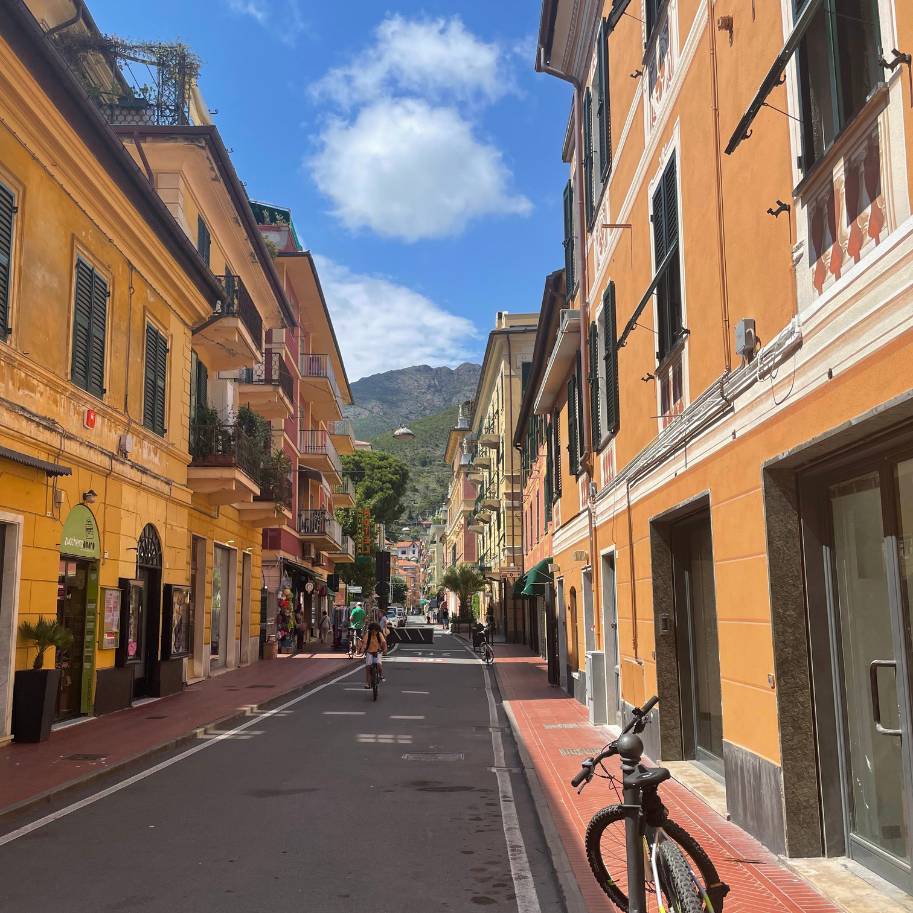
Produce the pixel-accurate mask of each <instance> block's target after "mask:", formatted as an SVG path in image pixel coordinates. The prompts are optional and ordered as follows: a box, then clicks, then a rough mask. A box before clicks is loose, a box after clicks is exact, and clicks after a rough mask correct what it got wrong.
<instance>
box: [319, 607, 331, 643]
mask: <svg viewBox="0 0 913 913" xmlns="http://www.w3.org/2000/svg"><path fill="white" fill-rule="evenodd" d="M329 637H330V616H329V615H328V614H327V610H326V609H324V610H323V615H321V617H320V642H321V643H322V644H325V643H327V642H328V640H329Z"/></svg>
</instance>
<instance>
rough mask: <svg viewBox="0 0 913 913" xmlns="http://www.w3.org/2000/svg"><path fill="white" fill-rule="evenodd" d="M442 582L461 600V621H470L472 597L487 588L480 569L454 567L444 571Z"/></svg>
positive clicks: (461, 565)
mask: <svg viewBox="0 0 913 913" xmlns="http://www.w3.org/2000/svg"><path fill="white" fill-rule="evenodd" d="M441 582H442V583H443V585H444V586H445V587H446V588H447V589H448V590H450V592H451V593H456V595H457V598H458V599H459V600H460V620H461V621H469V619H470V618H471V617H472V615H471V612H470V611H469V605H470V603H471V602H472V597H473V596H474V595H475V594H476V593H478V592H479V591H480V590H481V589H482V588H483V587H484V586H485V578H484V577H483V576H482V574H481V573H479V569H478V568H477V567H476V566H475V565H474V564H460V565H452V566H451V567H449V568H447V570H446V571H444V577H443V580H442V581H441Z"/></svg>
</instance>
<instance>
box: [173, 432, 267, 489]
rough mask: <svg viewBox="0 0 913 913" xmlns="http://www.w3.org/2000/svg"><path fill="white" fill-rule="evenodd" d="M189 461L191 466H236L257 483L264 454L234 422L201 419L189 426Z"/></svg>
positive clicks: (256, 442) (260, 446) (256, 441)
mask: <svg viewBox="0 0 913 913" xmlns="http://www.w3.org/2000/svg"><path fill="white" fill-rule="evenodd" d="M190 457H191V464H192V465H194V466H236V467H237V468H238V469H241V470H243V471H244V472H246V473H247V475H249V476H250V477H251V478H252V479H253V480H254V481H259V477H260V467H261V465H262V462H263V458H264V452H263V447H262V444H261V442H260V441H258V440H256V439H255V438H254V437H252V436H251V435H250V434H248V433H247V432H246V431H245V430H244V429H243V428H242V427H241V426H240V425H238V423H237V422H211V421H208V420H205V419H202V420H197V421H194V422H191V424H190Z"/></svg>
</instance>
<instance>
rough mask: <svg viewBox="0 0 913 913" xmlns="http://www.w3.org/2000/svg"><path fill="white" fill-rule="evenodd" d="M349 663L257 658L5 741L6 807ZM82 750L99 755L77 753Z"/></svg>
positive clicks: (1, 778)
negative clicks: (172, 690) (162, 693)
mask: <svg viewBox="0 0 913 913" xmlns="http://www.w3.org/2000/svg"><path fill="white" fill-rule="evenodd" d="M348 668H352V661H351V660H349V659H347V658H345V656H342V657H341V656H340V654H339V653H312V654H300V655H298V656H294V657H286V656H283V657H279V658H278V659H275V660H271V661H265V662H256V663H253V664H252V665H250V666H246V667H244V668H243V669H237V670H234V671H231V672H226V673H224V674H222V675H219V676H217V677H215V678H210V679H207V680H205V681H202V682H198V683H197V684H195V685H190V686H189V687H188V688H185V689H184V691H182V692H181V693H180V694H174V695H171V696H170V697H165V698H162V699H161V700H157V701H149V702H146V703H143V704H140V705H139V706H137V707H131V708H130V709H129V710H120V711H118V712H117V713H110V714H107V715H105V716H102V717H98V718H97V719H93V720H87V721H86V722H84V723H79V724H76V725H72V726H67V727H65V728H64V729H59V730H57V731H56V732H52V733H51V737H50V739H49V740H48V741H47V742H40V743H38V744H25V743H23V744H18V745H17V744H16V743H15V742H13V743H11V744H8V745H5V746H4V747H3V748H0V815H3V814H5V813H6V812H9V811H11V810H12V809H13V808H15V807H17V806H21V805H24V804H28V803H29V802H31V801H34V800H37V799H40V798H41V797H44V796H49V795H52V794H53V793H55V792H57V791H59V790H61V789H65V788H67V787H69V786H72V785H75V784H77V783H79V782H81V781H84V780H86V779H90V778H92V777H93V776H100V775H103V774H105V773H108V772H110V771H111V770H112V768H116V767H119V766H121V765H123V764H126V763H129V762H130V761H133V760H136V759H137V758H140V757H142V756H143V755H146V754H149V753H151V752H154V751H156V750H158V749H162V748H167V747H169V746H171V745H174V744H175V743H177V742H180V741H181V740H183V739H185V738H187V737H189V736H191V735H192V734H193V733H194V732H196V730H198V729H200V728H203V727H207V726H212V725H215V724H217V723H220V722H223V721H226V720H228V719H231V718H232V717H236V716H238V715H240V714H243V713H245V712H247V711H249V710H250V709H252V708H254V707H256V706H257V705H258V704H264V703H266V702H267V701H272V700H273V699H275V698H278V697H281V696H282V695H284V694H289V693H291V692H295V691H300V690H302V689H303V688H305V687H306V686H307V685H309V684H312V683H314V682H317V681H319V680H320V679H323V678H327V677H330V676H332V675H333V674H334V673H338V672H340V671H342V670H344V669H348ZM79 755H97V756H100V757H99V758H98V759H89V760H79V759H78V757H76V756H79Z"/></svg>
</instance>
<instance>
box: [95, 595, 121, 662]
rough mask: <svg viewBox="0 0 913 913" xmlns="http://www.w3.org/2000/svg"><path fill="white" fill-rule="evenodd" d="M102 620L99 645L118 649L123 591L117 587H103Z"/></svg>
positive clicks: (106, 648)
mask: <svg viewBox="0 0 913 913" xmlns="http://www.w3.org/2000/svg"><path fill="white" fill-rule="evenodd" d="M101 593H102V597H101V600H102V602H101V604H102V620H101V631H99V638H98V646H99V648H100V649H102V650H116V649H117V647H118V645H119V644H120V602H121V591H120V590H119V589H116V588H115V587H109V586H103V587H102V588H101Z"/></svg>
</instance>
